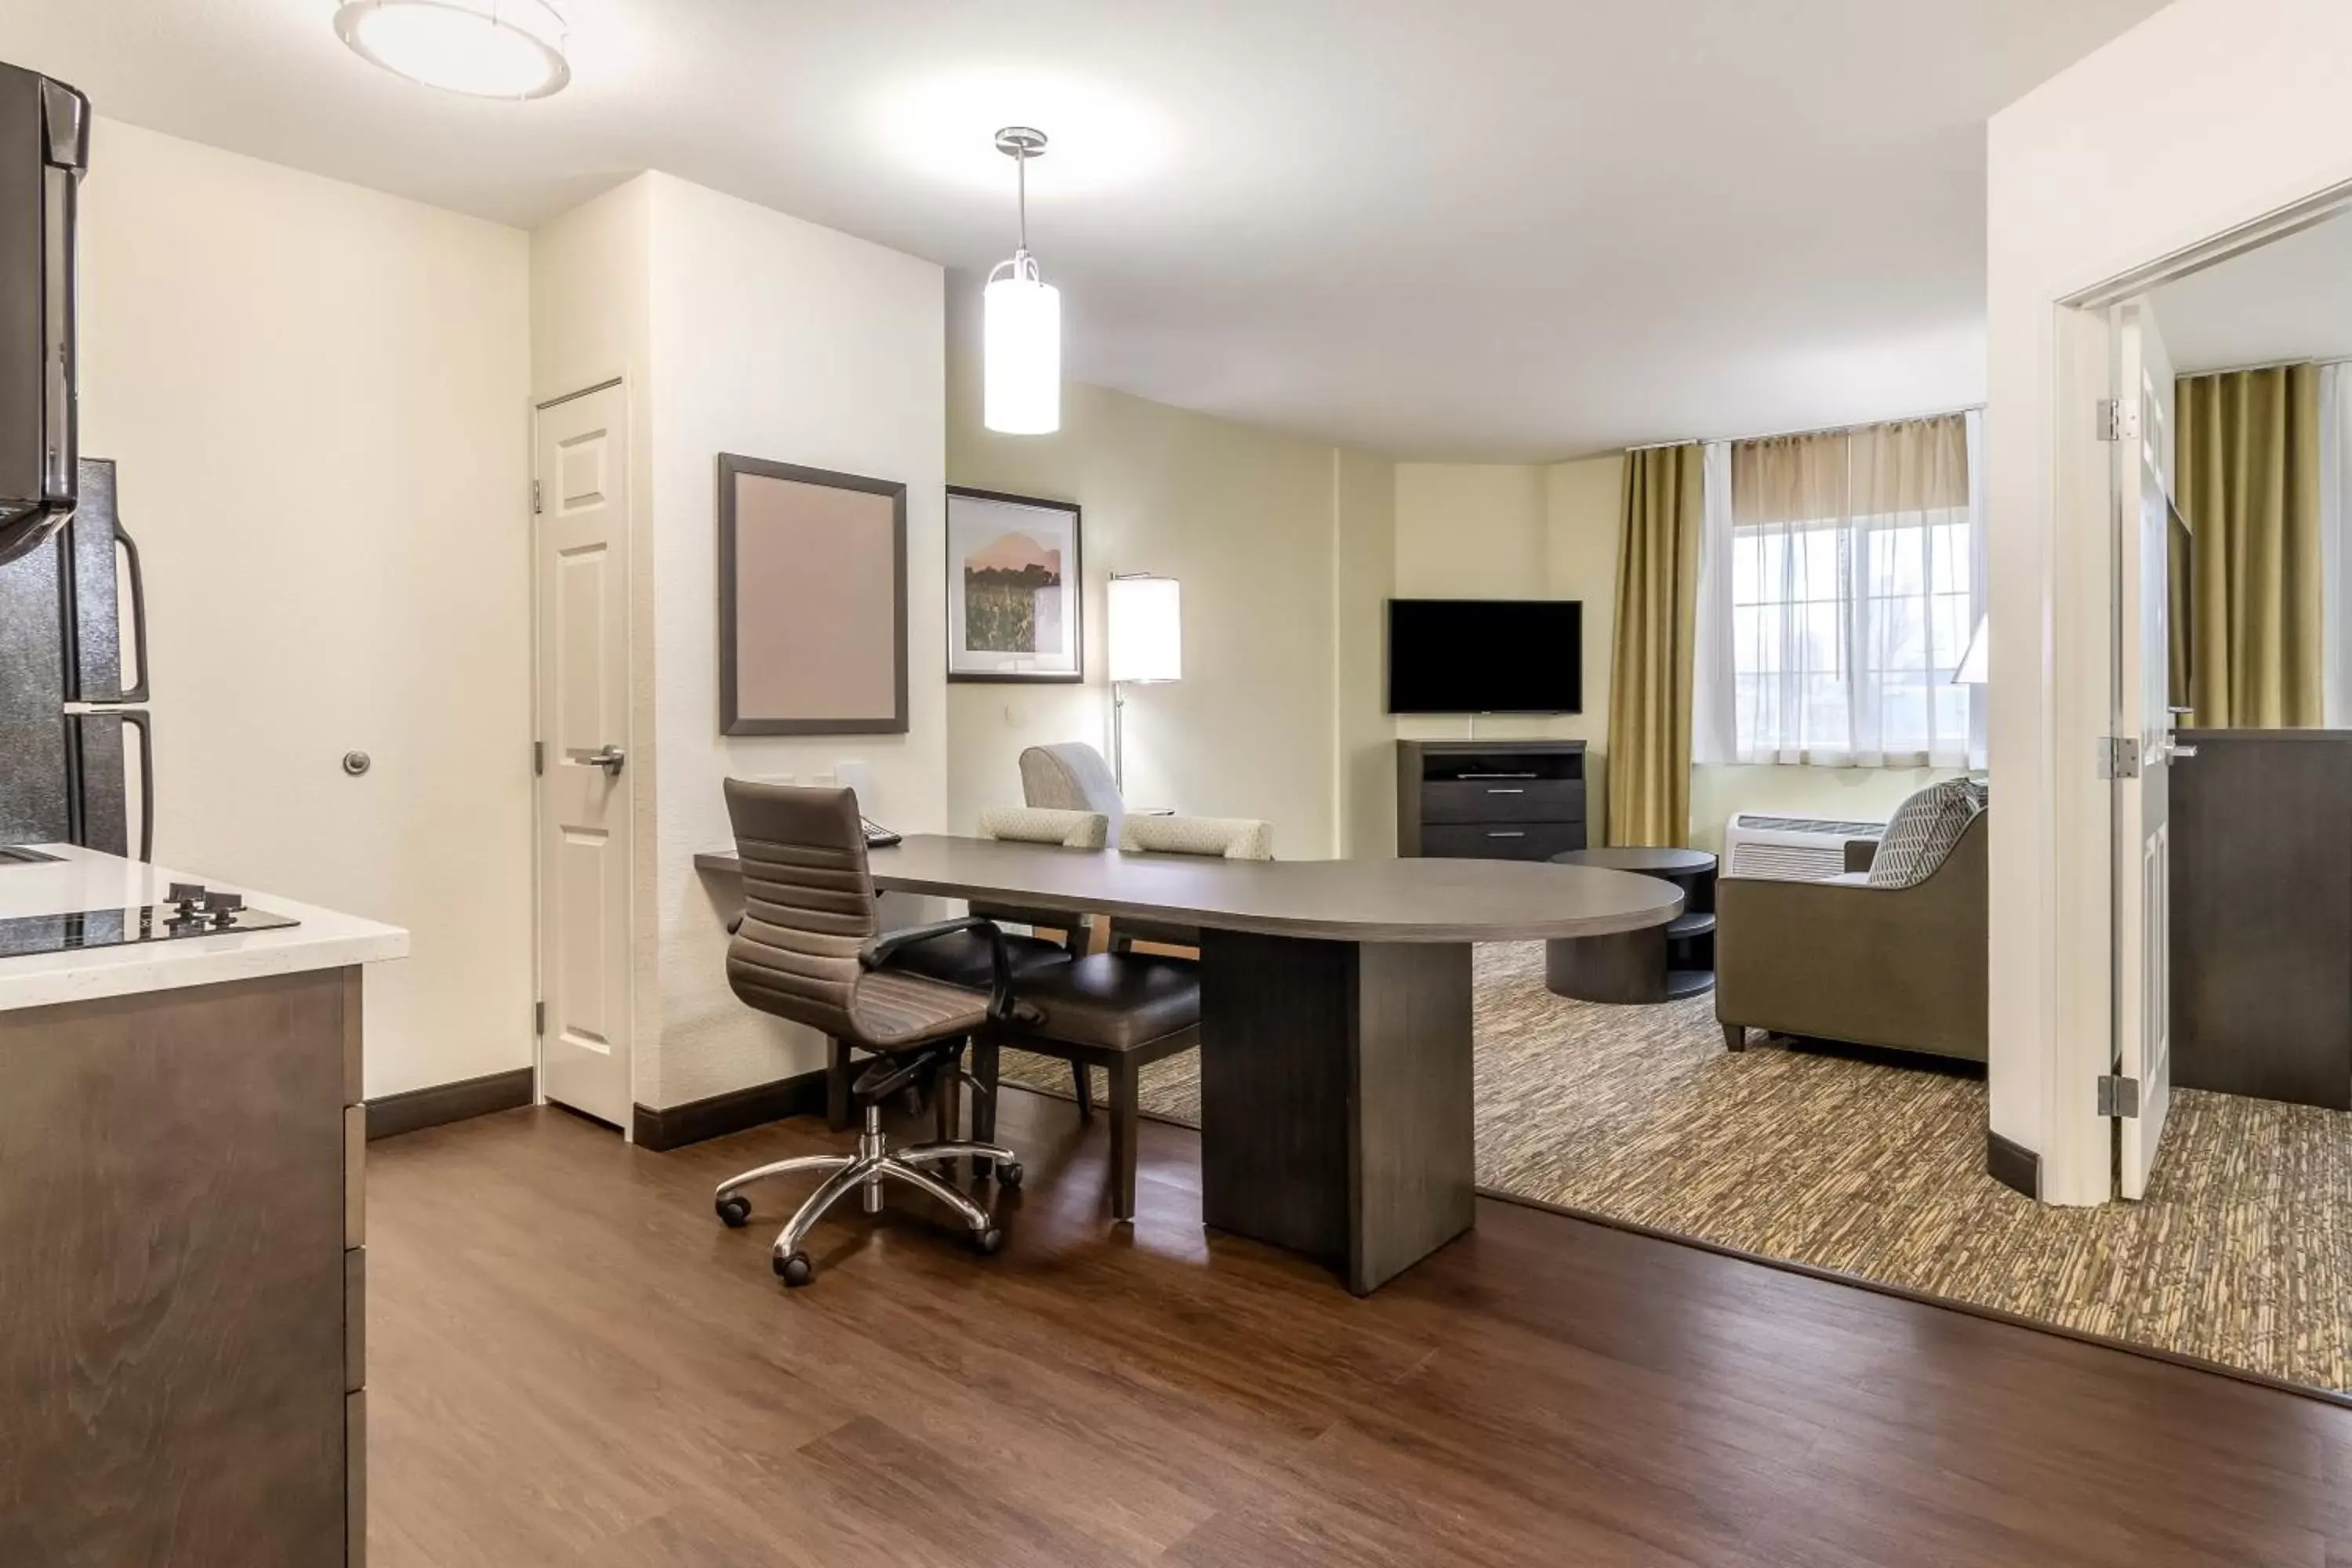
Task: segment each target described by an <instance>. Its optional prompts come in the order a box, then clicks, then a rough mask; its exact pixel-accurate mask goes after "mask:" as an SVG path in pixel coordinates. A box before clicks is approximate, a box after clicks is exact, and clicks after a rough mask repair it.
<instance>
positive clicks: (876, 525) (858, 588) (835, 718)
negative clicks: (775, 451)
mask: <svg viewBox="0 0 2352 1568" xmlns="http://www.w3.org/2000/svg"><path fill="white" fill-rule="evenodd" d="M906 732H907V487H906V485H905V484H903V483H901V482H899V481H897V480H893V479H871V478H868V477H866V476H865V475H862V474H841V473H835V472H833V471H831V470H829V469H825V468H803V467H801V466H800V465H798V464H794V463H777V462H770V461H767V460H765V459H763V458H747V457H743V456H740V455H739V454H737V453H733V452H721V453H719V733H720V734H722V735H903V734H905V733H906Z"/></svg>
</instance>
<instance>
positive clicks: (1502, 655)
mask: <svg viewBox="0 0 2352 1568" xmlns="http://www.w3.org/2000/svg"><path fill="white" fill-rule="evenodd" d="M1389 711H1390V712H1391V713H1581V712H1583V711H1584V605H1583V604H1582V603H1581V602H1580V601H1579V600H1575V599H1391V600H1390V601H1389Z"/></svg>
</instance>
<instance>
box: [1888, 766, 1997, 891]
mask: <svg viewBox="0 0 2352 1568" xmlns="http://www.w3.org/2000/svg"><path fill="white" fill-rule="evenodd" d="M1984 808H1985V795H1984V786H1983V785H1982V784H1976V783H1974V782H1972V781H1970V780H1968V779H1946V780H1945V781H1944V782H1943V783H1942V784H1929V785H1928V786H1927V788H1926V789H1923V790H1921V791H1920V792H1919V793H1918V794H1916V795H1913V796H1912V797H1911V798H1910V799H1908V800H1906V801H1905V802H1904V803H1903V804H1902V805H1899V806H1897V807H1896V808H1895V820H1894V821H1892V822H1890V823H1888V824H1887V825H1886V836H1885V837H1884V838H1881V839H1880V840H1879V841H1878V855H1877V857H1876V858H1874V859H1873V860H1872V861H1871V863H1870V885H1871V886H1872V887H1874V888H1914V887H1916V886H1918V885H1919V884H1920V883H1922V882H1924V881H1926V880H1927V879H1928V878H1929V877H1930V876H1933V875H1934V874H1935V870H1936V868H1937V867H1938V866H1940V865H1942V864H1943V863H1944V857H1946V856H1947V855H1949V854H1950V853H1951V852H1952V846H1953V845H1955V844H1958V842H1959V841H1960V835H1961V834H1962V833H1964V832H1966V831H1967V830H1968V826H1969V823H1971V822H1973V821H1975V820H1976V816H1977V813H1979V812H1980V811H1982V810H1983V809H1984Z"/></svg>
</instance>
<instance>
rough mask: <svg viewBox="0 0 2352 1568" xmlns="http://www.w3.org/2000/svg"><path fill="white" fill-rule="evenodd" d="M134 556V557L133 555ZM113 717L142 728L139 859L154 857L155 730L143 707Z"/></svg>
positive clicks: (143, 677) (143, 680)
mask: <svg viewBox="0 0 2352 1568" xmlns="http://www.w3.org/2000/svg"><path fill="white" fill-rule="evenodd" d="M134 559H135V557H134ZM139 685H140V689H142V690H144V689H146V685H147V661H146V660H145V659H144V658H142V659H141V660H140V661H139ZM114 717H116V718H118V719H120V720H121V721H123V722H124V723H125V724H128V725H130V726H131V728H132V729H134V730H136V731H139V858H140V859H142V860H144V861H150V862H152V860H153V859H154V858H155V731H154V727H153V726H152V725H151V724H149V723H148V721H147V715H146V712H145V711H144V710H141V709H137V708H124V709H121V710H118V711H116V712H115V713H114Z"/></svg>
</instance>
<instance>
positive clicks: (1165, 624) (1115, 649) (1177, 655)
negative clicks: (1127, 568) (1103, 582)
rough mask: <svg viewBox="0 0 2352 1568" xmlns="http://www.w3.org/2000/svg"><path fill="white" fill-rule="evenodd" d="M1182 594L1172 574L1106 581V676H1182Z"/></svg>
mask: <svg viewBox="0 0 2352 1568" xmlns="http://www.w3.org/2000/svg"><path fill="white" fill-rule="evenodd" d="M1181 593H1182V590H1181V588H1180V587H1179V586H1178V585H1177V582H1176V579H1175V578H1173V577H1114V578H1112V579H1111V580H1110V604H1109V610H1110V678H1111V679H1113V680H1115V681H1129V680H1181V679H1183V676H1184V616H1183V603H1182V598H1181Z"/></svg>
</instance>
